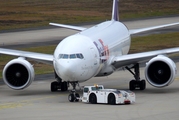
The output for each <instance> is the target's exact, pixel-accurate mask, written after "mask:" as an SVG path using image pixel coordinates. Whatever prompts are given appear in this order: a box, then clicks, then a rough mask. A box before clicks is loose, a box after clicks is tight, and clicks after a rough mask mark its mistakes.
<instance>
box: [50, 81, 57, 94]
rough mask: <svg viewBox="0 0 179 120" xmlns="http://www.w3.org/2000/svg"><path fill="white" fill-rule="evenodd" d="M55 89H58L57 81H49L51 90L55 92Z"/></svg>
mask: <svg viewBox="0 0 179 120" xmlns="http://www.w3.org/2000/svg"><path fill="white" fill-rule="evenodd" d="M57 90H58V82H57V81H54V82H52V83H51V91H52V92H55V91H57Z"/></svg>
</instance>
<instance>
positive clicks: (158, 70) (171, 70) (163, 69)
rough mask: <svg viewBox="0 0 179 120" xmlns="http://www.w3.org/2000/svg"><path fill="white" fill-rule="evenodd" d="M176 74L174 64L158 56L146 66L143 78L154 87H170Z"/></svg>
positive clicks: (164, 57) (166, 58) (168, 59)
mask: <svg viewBox="0 0 179 120" xmlns="http://www.w3.org/2000/svg"><path fill="white" fill-rule="evenodd" d="M176 74H177V68H176V65H175V63H174V62H173V61H172V60H171V59H170V58H168V57H166V56H163V55H158V56H157V57H154V58H152V59H151V60H150V61H149V62H148V63H147V64H146V69H145V77H146V79H147V81H148V82H149V83H150V84H151V85H152V86H154V87H165V86H168V85H170V84H171V83H172V82H173V80H174V79H175V76H176Z"/></svg>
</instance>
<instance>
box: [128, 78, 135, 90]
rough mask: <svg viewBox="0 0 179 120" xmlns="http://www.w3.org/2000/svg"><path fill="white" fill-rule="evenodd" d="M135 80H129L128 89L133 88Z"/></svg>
mask: <svg viewBox="0 0 179 120" xmlns="http://www.w3.org/2000/svg"><path fill="white" fill-rule="evenodd" d="M135 83H136V82H135V80H131V81H130V83H129V89H130V90H135Z"/></svg>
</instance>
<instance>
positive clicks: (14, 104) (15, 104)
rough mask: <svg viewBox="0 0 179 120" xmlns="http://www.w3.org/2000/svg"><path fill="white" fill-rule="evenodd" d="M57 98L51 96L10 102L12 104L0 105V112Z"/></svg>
mask: <svg viewBox="0 0 179 120" xmlns="http://www.w3.org/2000/svg"><path fill="white" fill-rule="evenodd" d="M57 96H59V95H52V96H47V97H40V98H34V99H28V100H22V101H18V102H12V103H3V104H0V110H4V109H10V108H19V107H23V106H27V105H30V104H31V105H32V104H33V103H32V102H33V101H37V100H44V99H50V98H54V97H57Z"/></svg>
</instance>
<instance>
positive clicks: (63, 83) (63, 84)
mask: <svg viewBox="0 0 179 120" xmlns="http://www.w3.org/2000/svg"><path fill="white" fill-rule="evenodd" d="M67 90H68V86H67V82H62V83H61V91H67Z"/></svg>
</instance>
